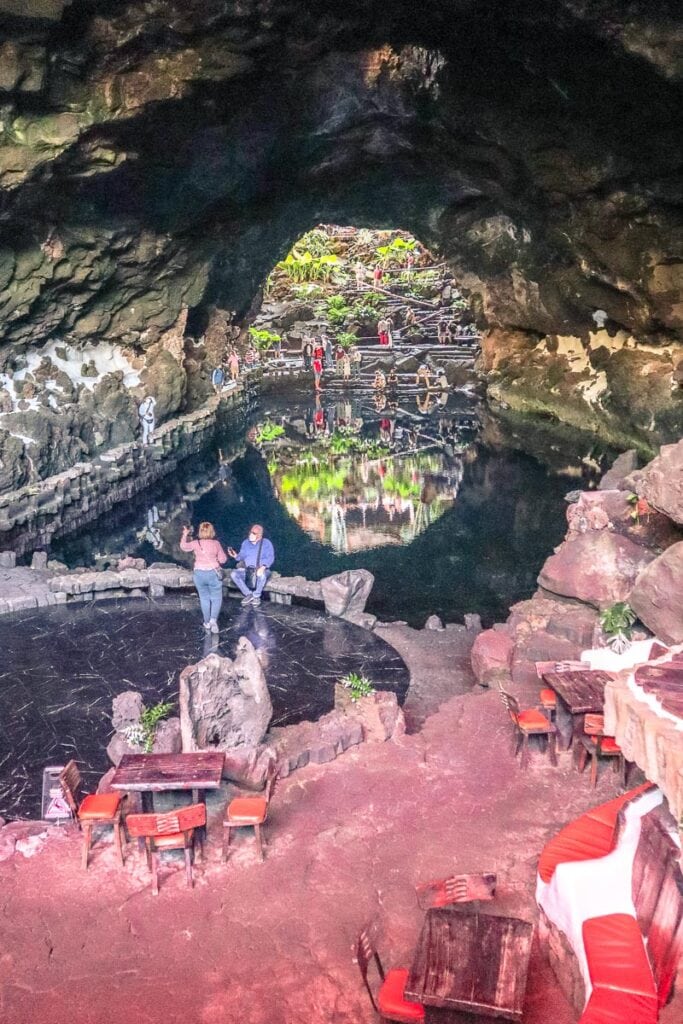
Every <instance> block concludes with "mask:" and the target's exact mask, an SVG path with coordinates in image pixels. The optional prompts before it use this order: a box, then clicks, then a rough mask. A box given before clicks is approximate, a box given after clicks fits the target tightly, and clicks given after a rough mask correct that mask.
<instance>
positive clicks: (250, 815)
mask: <svg viewBox="0 0 683 1024" xmlns="http://www.w3.org/2000/svg"><path fill="white" fill-rule="evenodd" d="M277 773H278V766H277V761H271V762H270V764H269V766H268V771H267V773H266V787H265V789H264V791H263V795H260V794H259V795H257V796H238V797H235V799H234V800H231V801H230V803H229V804H228V806H227V809H226V812H225V818H224V819H223V860H227V859H228V856H229V854H230V841H231V838H232V830H233V829H234V828H253V829H254V832H255V833H256V845H257V846H258V851H259V856H260V858H261V860H263V846H264V843H263V838H262V836H261V826H262V825H263V823H264V822H265V820H266V818H267V816H268V806H269V804H270V801H271V797H272V795H273V788H274V786H275V779H276V778H277Z"/></svg>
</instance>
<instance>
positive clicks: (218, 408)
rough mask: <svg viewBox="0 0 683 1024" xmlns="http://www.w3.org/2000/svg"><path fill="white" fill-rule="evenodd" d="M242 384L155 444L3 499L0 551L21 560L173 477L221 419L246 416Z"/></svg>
mask: <svg viewBox="0 0 683 1024" xmlns="http://www.w3.org/2000/svg"><path fill="white" fill-rule="evenodd" d="M246 397H247V390H246V387H245V385H244V384H241V383H238V384H237V386H236V387H235V388H234V389H232V390H230V391H227V392H225V393H224V394H223V395H222V396H221V397H220V399H219V398H216V397H213V398H210V399H209V400H208V401H207V402H206V404H205V405H204V406H203V407H202V408H201V409H197V410H196V411H195V412H190V413H187V414H185V415H184V416H179V417H177V418H176V419H172V420H168V421H167V422H166V423H163V424H162V425H161V426H160V427H158V428H157V430H156V431H155V433H154V440H153V443H152V444H151V445H149V446H148V447H146V448H143V447H142V445H140V444H139V443H138V442H131V443H129V444H122V445H118V446H117V447H116V448H111V449H109V450H108V451H106V452H104V453H103V454H102V455H100V456H98V457H97V458H95V459H92V460H91V461H89V462H79V463H77V464H76V465H75V466H72V467H71V468H70V469H68V470H66V471H65V472H63V473H59V474H57V475H56V476H52V477H48V478H47V479H46V480H41V481H39V482H38V483H35V484H29V485H27V486H25V487H22V488H20V489H19V490H17V491H10V492H7V493H5V494H0V548H2V549H4V550H12V551H14V552H15V553H16V554H17V555H22V554H24V553H25V552H27V551H31V550H33V549H35V548H39V547H44V546H47V545H48V544H49V543H50V541H51V540H52V539H53V538H56V537H61V536H64V535H66V534H68V533H71V532H72V531H74V530H77V529H79V528H80V527H81V526H83V525H84V524H85V523H88V522H91V521H92V520H93V519H96V518H97V517H98V516H100V515H102V514H103V513H104V512H107V511H109V510H110V509H111V508H113V507H114V506H115V505H117V504H118V503H119V502H122V501H128V500H130V498H132V497H133V495H135V494H137V493H138V492H139V491H142V490H144V489H145V488H146V487H149V486H150V485H151V484H153V483H155V482H156V481H157V480H159V479H161V478H162V477H164V476H166V475H167V474H168V473H172V472H173V471H174V470H175V468H176V467H177V465H178V463H179V462H180V461H182V460H183V459H186V458H187V457H188V456H189V455H193V454H195V453H196V452H200V451H202V450H203V449H204V448H205V447H206V446H207V445H208V443H209V442H210V440H211V438H212V437H213V434H214V432H215V430H216V426H217V422H218V419H219V416H220V417H221V418H222V417H223V416H224V415H225V417H226V418H227V422H228V423H230V422H232V421H233V420H234V421H237V420H238V418H239V417H241V416H242V415H243V414H244V412H245V406H246Z"/></svg>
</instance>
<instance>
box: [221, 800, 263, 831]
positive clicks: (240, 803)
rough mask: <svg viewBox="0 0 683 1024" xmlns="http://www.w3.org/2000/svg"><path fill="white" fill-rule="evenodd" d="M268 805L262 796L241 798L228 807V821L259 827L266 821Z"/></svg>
mask: <svg viewBox="0 0 683 1024" xmlns="http://www.w3.org/2000/svg"><path fill="white" fill-rule="evenodd" d="M267 810H268V804H267V802H266V800H265V798H264V797H262V796H239V797H237V798H236V799H235V800H231V801H230V803H229V805H228V813H227V818H228V821H241V822H243V823H244V824H245V825H248V824H253V823H255V824H257V825H259V824H260V823H261V822H262V821H264V820H265V817H266V811H267Z"/></svg>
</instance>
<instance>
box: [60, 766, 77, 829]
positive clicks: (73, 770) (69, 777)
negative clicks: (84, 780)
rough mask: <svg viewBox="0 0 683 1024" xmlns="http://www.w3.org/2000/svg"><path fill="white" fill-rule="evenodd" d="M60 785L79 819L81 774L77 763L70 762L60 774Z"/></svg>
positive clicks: (71, 809)
mask: <svg viewBox="0 0 683 1024" xmlns="http://www.w3.org/2000/svg"><path fill="white" fill-rule="evenodd" d="M59 785H60V786H61V787H62V793H63V794H64V798H65V800H66V802H67V803H68V805H69V810H70V811H71V813H72V814H73V816H74V818H77V817H78V805H79V803H80V798H81V773H80V772H79V770H78V765H77V764H76V762H75V761H69V763H68V764H66V765H65V766H64V768H62V770H61V772H60V773H59Z"/></svg>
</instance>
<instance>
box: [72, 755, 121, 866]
mask: <svg viewBox="0 0 683 1024" xmlns="http://www.w3.org/2000/svg"><path fill="white" fill-rule="evenodd" d="M59 785H60V787H61V790H62V793H63V794H64V799H65V800H66V802H67V804H68V805H69V810H70V811H71V816H72V818H73V820H74V821H75V822H76V824H77V825H78V827H79V829H80V830H81V832H82V833H83V854H82V861H81V865H82V867H83V870H84V871H87V870H88V860H89V857H90V846H91V843H92V832H93V829H94V828H95V827H96V826H98V825H111V826H112V828H113V830H114V845H115V846H116V850H117V852H118V855H119V860H120V861H121V864H123V863H124V860H123V822H122V817H121V816H122V810H123V808H122V806H121V804H122V803H123V800H122V801H121V803H120V804H119V806H118V807H117V809H116V812H115V813H114V814H113V815H112V814H103V815H102V816H101V817H100V816H96V817H93V816H92V815H88V818H87V819H84V820H81V818H80V817H79V813H78V812H79V808H80V806H81V804H82V802H83V800H84V799H85V797H84V796H83V793H82V785H83V780H82V778H81V773H80V771H79V769H78V765H77V764H76V762H75V761H73V760H71V761H69V762H68V764H66V765H65V766H64V768H62V771H61V772H60V774H59ZM123 799H125V797H124V798H123Z"/></svg>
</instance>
